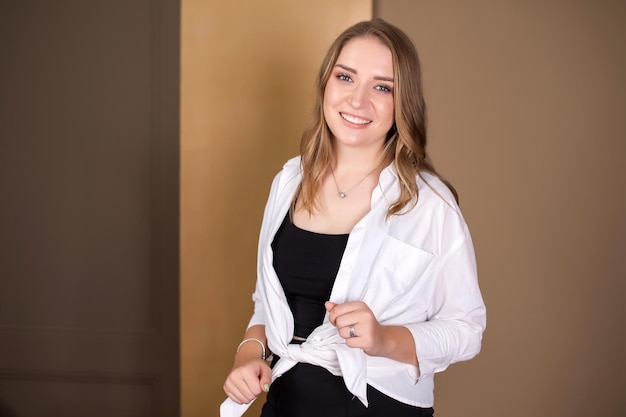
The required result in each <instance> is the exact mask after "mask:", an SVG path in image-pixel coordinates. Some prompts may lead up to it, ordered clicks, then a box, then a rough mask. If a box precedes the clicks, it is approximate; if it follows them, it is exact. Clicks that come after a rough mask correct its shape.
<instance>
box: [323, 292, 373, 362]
mask: <svg viewBox="0 0 626 417" xmlns="http://www.w3.org/2000/svg"><path fill="white" fill-rule="evenodd" d="M325 307H326V311H328V313H329V315H328V318H329V320H330V322H331V323H332V324H333V325H334V326H335V327H337V331H338V332H339V335H340V336H341V337H343V338H344V339H346V344H347V345H348V346H350V347H353V348H361V349H363V351H364V352H365V353H367V354H368V355H370V356H381V354H382V353H383V351H384V347H383V343H384V341H385V338H384V335H383V334H384V332H385V326H383V325H381V324H380V323H379V322H378V320H376V317H375V316H374V313H373V312H372V310H371V309H370V308H369V307H368V306H367V304H365V303H364V302H362V301H352V302H348V303H342V304H336V303H333V302H331V301H327V302H326V304H325Z"/></svg>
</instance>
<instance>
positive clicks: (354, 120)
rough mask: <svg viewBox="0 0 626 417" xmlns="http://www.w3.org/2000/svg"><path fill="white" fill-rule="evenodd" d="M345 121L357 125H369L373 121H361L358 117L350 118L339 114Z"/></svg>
mask: <svg viewBox="0 0 626 417" xmlns="http://www.w3.org/2000/svg"><path fill="white" fill-rule="evenodd" d="M339 114H340V115H341V117H342V118H343V119H344V120H347V121H348V122H350V123H354V124H356V125H366V124H368V123H372V121H371V120H365V119H359V118H358V117H354V116H350V115H347V114H345V113H339Z"/></svg>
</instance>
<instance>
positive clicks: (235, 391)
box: [224, 382, 252, 404]
mask: <svg viewBox="0 0 626 417" xmlns="http://www.w3.org/2000/svg"><path fill="white" fill-rule="evenodd" d="M224 392H225V393H226V395H228V397H229V398H230V399H231V400H233V401H234V402H236V403H237V404H247V403H249V402H250V401H252V399H248V398H249V397H248V396H246V395H245V394H244V393H242V392H241V390H240V389H239V388H238V387H237V386H236V385H235V384H233V383H229V382H227V383H226V384H224Z"/></svg>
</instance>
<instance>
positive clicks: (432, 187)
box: [416, 172, 460, 214]
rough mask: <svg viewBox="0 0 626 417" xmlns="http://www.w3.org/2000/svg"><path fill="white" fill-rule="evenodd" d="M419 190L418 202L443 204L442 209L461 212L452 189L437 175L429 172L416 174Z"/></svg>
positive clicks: (420, 203)
mask: <svg viewBox="0 0 626 417" xmlns="http://www.w3.org/2000/svg"><path fill="white" fill-rule="evenodd" d="M416 181H417V188H418V191H419V195H418V200H417V204H418V205H423V204H430V205H433V204H434V205H437V206H441V209H442V210H445V211H447V210H451V211H453V212H456V213H458V214H460V209H459V205H458V204H457V202H456V199H455V198H454V195H453V194H452V191H450V189H449V188H448V186H447V185H446V184H444V182H443V181H441V179H440V178H439V177H437V176H436V175H433V174H431V173H429V172H421V173H419V174H418V175H417V176H416Z"/></svg>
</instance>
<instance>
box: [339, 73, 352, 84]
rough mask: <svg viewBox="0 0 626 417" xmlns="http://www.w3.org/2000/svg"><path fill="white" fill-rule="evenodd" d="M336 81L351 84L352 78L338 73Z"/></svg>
mask: <svg viewBox="0 0 626 417" xmlns="http://www.w3.org/2000/svg"><path fill="white" fill-rule="evenodd" d="M337 79H338V80H340V81H346V82H352V78H350V76H349V75H346V74H343V73H339V74H337Z"/></svg>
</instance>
